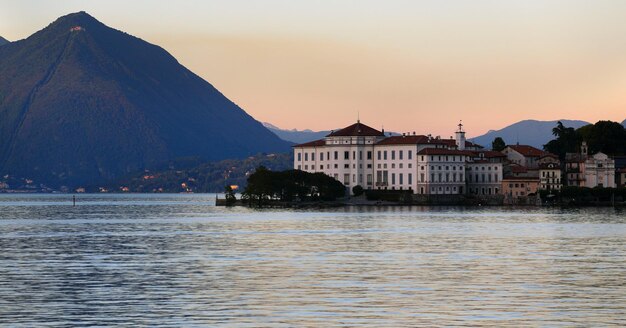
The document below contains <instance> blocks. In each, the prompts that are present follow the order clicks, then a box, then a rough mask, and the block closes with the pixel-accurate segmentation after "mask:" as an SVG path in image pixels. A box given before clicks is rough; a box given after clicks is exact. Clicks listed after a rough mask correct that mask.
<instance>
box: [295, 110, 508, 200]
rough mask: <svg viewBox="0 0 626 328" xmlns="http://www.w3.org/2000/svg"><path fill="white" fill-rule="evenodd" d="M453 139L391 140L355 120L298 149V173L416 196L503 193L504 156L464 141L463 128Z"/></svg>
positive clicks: (410, 136)
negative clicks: (409, 191)
mask: <svg viewBox="0 0 626 328" xmlns="http://www.w3.org/2000/svg"><path fill="white" fill-rule="evenodd" d="M455 135H456V137H455V138H454V139H452V138H450V139H442V138H440V137H433V136H430V135H416V134H415V133H414V132H413V133H412V134H411V133H405V134H402V135H396V136H392V135H385V133H384V130H383V131H379V130H376V129H374V128H372V127H369V126H367V125H365V124H363V123H361V122H360V121H357V122H356V123H355V124H352V125H350V126H348V127H346V128H343V129H341V130H338V131H333V132H331V133H330V134H329V135H327V136H326V137H325V138H324V139H320V140H315V141H312V142H308V143H304V144H300V145H296V146H294V147H293V149H294V169H298V170H303V171H307V172H311V173H314V172H322V173H324V174H327V175H329V176H331V177H334V178H335V179H336V180H338V181H340V182H342V183H343V184H344V185H345V186H346V187H347V188H349V189H351V188H352V187H354V186H356V185H360V186H361V187H363V188H364V189H380V190H411V191H412V192H413V193H417V194H466V193H477V194H485V195H486V194H499V193H501V187H500V184H501V180H502V158H504V157H505V156H504V155H502V154H500V153H497V154H496V152H490V151H483V150H482V147H481V146H479V145H476V144H473V143H471V142H468V141H467V140H465V131H463V126H462V125H461V124H459V127H458V130H457V131H456V132H455ZM468 171H472V172H471V175H470V178H469V179H468V173H467V172H468ZM474 176H476V177H475V178H474ZM470 179H471V180H470Z"/></svg>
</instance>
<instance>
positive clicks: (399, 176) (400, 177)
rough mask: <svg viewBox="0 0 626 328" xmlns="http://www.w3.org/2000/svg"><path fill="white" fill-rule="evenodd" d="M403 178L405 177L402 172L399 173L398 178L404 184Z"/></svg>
mask: <svg viewBox="0 0 626 328" xmlns="http://www.w3.org/2000/svg"><path fill="white" fill-rule="evenodd" d="M402 178H403V176H402V173H400V174H399V175H398V180H399V183H400V184H404V181H402V180H403V179H402Z"/></svg>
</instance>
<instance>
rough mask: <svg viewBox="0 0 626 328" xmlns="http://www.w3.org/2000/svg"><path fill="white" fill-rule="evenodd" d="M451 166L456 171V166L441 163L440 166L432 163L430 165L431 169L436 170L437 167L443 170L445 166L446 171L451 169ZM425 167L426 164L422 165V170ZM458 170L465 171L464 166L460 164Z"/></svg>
mask: <svg viewBox="0 0 626 328" xmlns="http://www.w3.org/2000/svg"><path fill="white" fill-rule="evenodd" d="M450 167H452V171H456V170H457V167H456V166H441V165H438V166H435V165H431V166H430V170H431V171H434V170H435V169H437V170H439V171H441V170H443V168H445V170H446V171H450ZM425 168H426V167H425V166H424V165H422V166H420V170H424V169H425ZM458 170H459V171H463V166H459V167H458Z"/></svg>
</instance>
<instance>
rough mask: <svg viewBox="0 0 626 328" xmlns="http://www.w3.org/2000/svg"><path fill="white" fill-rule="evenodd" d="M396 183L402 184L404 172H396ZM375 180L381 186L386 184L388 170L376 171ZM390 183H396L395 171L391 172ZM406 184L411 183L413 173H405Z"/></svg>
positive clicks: (387, 181)
mask: <svg viewBox="0 0 626 328" xmlns="http://www.w3.org/2000/svg"><path fill="white" fill-rule="evenodd" d="M397 176H398V184H400V185H403V184H404V174H403V173H398V175H397ZM376 181H378V182H380V184H382V185H383V186H386V185H387V184H388V183H389V171H386V170H383V171H380V170H379V171H376ZM391 184H392V185H395V184H396V174H395V173H391ZM407 184H409V185H411V184H413V174H412V173H408V174H407Z"/></svg>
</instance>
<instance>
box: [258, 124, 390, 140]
mask: <svg viewBox="0 0 626 328" xmlns="http://www.w3.org/2000/svg"><path fill="white" fill-rule="evenodd" d="M263 126H265V127H266V128H268V129H269V130H270V131H272V132H274V134H276V135H277V136H278V137H279V138H281V139H283V140H285V141H289V142H293V143H295V144H301V143H306V142H309V141H314V140H319V139H323V138H324V137H326V136H327V135H329V134H330V133H332V132H333V131H334V130H339V129H334V130H328V131H312V130H309V129H305V130H297V129H291V130H286V129H281V128H279V127H277V126H275V125H273V124H271V123H268V122H263ZM385 134H386V135H392V136H399V135H401V133H398V132H389V131H385Z"/></svg>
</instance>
